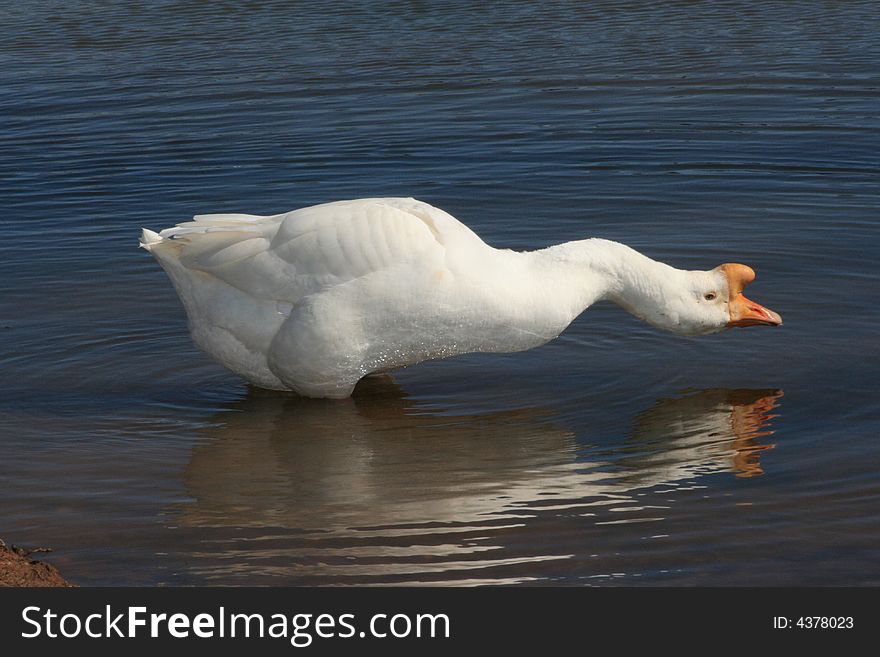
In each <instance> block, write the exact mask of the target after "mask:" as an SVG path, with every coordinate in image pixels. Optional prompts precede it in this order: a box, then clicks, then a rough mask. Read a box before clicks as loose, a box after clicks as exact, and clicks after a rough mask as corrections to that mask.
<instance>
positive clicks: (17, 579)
mask: <svg viewBox="0 0 880 657" xmlns="http://www.w3.org/2000/svg"><path fill="white" fill-rule="evenodd" d="M34 552H48V550H45V549H39V550H25V549H22V548H20V547H18V546H15V545H12V546H7V545H6V543H4V542H3V540H2V539H0V586H73V584H71V583H70V582H68V581H67V580H65V579H64V578H63V577H62V576H61V573H59V572H58V569H57V568H55V566H52V565H50V564H47V563H43V562H41V561H34V560H31V559H29V558H28V557H29V556H30V555H31V554H32V553H34Z"/></svg>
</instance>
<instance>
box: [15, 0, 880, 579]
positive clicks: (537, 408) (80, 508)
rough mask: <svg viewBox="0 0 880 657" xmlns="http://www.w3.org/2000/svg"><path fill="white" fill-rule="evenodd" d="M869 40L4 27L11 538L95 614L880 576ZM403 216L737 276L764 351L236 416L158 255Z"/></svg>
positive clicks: (769, 9) (840, 35) (254, 407)
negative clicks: (200, 602) (157, 588)
mask: <svg viewBox="0 0 880 657" xmlns="http://www.w3.org/2000/svg"><path fill="white" fill-rule="evenodd" d="M878 21H880V10H878V8H877V5H876V3H873V2H851V3H824V2H803V3H782V2H780V3H775V2H769V3H761V4H760V5H759V6H758V5H754V3H739V2H716V3H711V4H708V3H707V4H699V3H697V4H695V3H666V4H664V5H661V6H657V7H650V8H648V7H645V6H644V5H643V3H626V2H595V3H575V2H571V3H568V2H559V3H549V4H548V3H543V4H540V5H538V4H534V5H532V4H529V3H509V4H508V3H494V4H491V5H487V6H485V7H477V6H471V3H461V4H456V3H440V4H436V5H435V4H422V3H403V2H401V3H384V4H381V5H379V4H374V3H344V2H343V3H333V4H332V6H328V7H326V8H322V7H320V6H318V5H317V4H315V3H313V4H312V5H308V6H306V5H303V6H300V7H298V8H297V9H296V10H295V11H294V10H292V9H290V8H289V7H288V6H287V3H274V2H256V3H247V4H243V5H239V4H237V3H230V4H228V5H227V4H224V3H211V4H210V5H209V4H205V3H200V2H170V1H168V2H154V3H148V4H146V5H143V4H141V3H124V2H122V3H113V4H109V5H104V4H96V5H94V6H91V5H81V4H74V5H69V4H65V3H54V4H53V3H46V4H43V5H40V6H37V5H36V4H34V3H20V4H18V5H14V6H10V7H7V9H6V10H5V24H6V31H5V32H6V37H5V38H4V40H3V43H2V44H0V67H2V70H3V71H4V73H3V82H2V85H0V118H2V124H0V136H2V149H0V192H2V198H3V203H4V212H3V215H2V219H0V223H2V226H0V227H2V233H3V240H2V246H0V249H2V257H0V336H2V338H3V340H2V341H0V391H2V394H0V450H2V453H0V454H2V455H0V482H2V485H3V490H4V503H3V506H2V509H0V536H2V537H3V538H4V539H6V540H7V541H11V542H15V543H20V544H25V545H48V546H52V547H54V548H55V550H56V552H55V553H54V554H53V555H52V556H51V557H50V559H51V560H52V561H53V562H54V563H55V564H57V565H58V566H59V567H60V568H61V569H62V571H63V572H64V574H65V575H66V576H68V577H69V578H70V579H71V580H72V581H74V582H76V583H78V584H82V585H93V584H109V585H121V584H150V585H181V584H185V585H190V584H268V585H290V584H332V585H349V584H400V583H431V584H450V585H461V584H482V583H529V584H576V585H580V584H598V585H609V584H626V585H637V584H662V585H767V584H822V585H855V584H874V585H877V584H880V549H878V547H877V546H878V545H880V478H878V475H877V467H876V464H877V463H878V462H880V445H878V441H877V436H878V434H880V432H878V429H880V404H878V395H877V384H876V380H877V366H876V351H877V344H878V338H880V335H878V329H877V326H878V320H880V305H878V303H877V302H878V298H877V292H878V285H877V284H878V280H877V273H876V264H875V261H876V253H877V244H878V237H880V235H878V233H880V230H878V226H877V217H878V209H877V199H878V190H880V161H878V160H880V158H878V153H880V120H878V114H880V91H878V89H880V83H878V74H877V71H878V70H880V69H878V66H877V64H878V62H880V41H878V40H877V38H876V35H877V30H878V26H880V22H878ZM385 195H387V196H415V197H418V198H420V199H423V200H425V201H428V202H430V203H433V204H435V205H437V206H439V207H442V208H444V209H446V210H447V211H449V212H451V213H452V214H454V215H455V216H457V217H458V218H459V219H461V220H462V221H464V222H465V223H467V224H468V225H469V226H471V227H472V228H473V229H474V230H476V231H477V232H478V233H479V234H480V235H482V236H483V237H484V238H485V239H486V240H487V241H489V242H490V243H492V244H495V245H497V246H500V247H507V248H516V249H526V248H538V247H543V246H546V245H549V244H552V243H556V242H560V241H564V240H569V239H581V238H584V237H591V236H596V237H605V238H609V239H615V240H619V241H623V242H625V243H627V244H629V245H631V246H633V247H635V248H638V249H640V250H642V251H643V252H645V253H646V254H648V255H650V256H652V257H654V258H658V259H662V260H665V261H667V262H669V263H670V264H673V265H675V266H678V267H684V268H704V269H707V268H711V267H714V266H715V265H717V264H719V263H721V262H727V261H739V262H745V263H748V264H749V265H751V266H752V267H754V268H755V269H756V270H757V272H758V280H757V281H756V282H755V283H754V284H753V285H752V287H751V288H750V297H752V298H754V299H755V300H757V301H759V302H761V303H764V304H766V305H767V306H768V307H770V308H773V309H774V310H777V311H779V312H780V313H781V314H782V315H783V317H784V319H785V325H784V326H783V327H782V328H780V329H775V330H771V329H761V328H756V329H749V330H737V331H730V332H727V333H725V334H723V335H720V336H709V337H706V338H701V339H685V338H680V337H675V336H671V335H666V334H661V333H658V332H657V331H655V330H654V329H652V328H650V327H647V326H645V325H643V324H641V323H640V322H638V321H637V320H635V319H634V318H632V317H630V316H629V315H627V314H626V313H624V312H623V311H621V310H619V309H618V308H616V307H613V306H605V305H599V306H596V307H594V308H592V309H590V310H589V311H588V312H587V313H585V314H584V315H583V316H582V317H580V318H579V319H578V320H576V321H575V323H574V324H573V325H572V326H571V327H570V328H569V330H568V331H567V332H566V333H565V334H563V336H562V337H561V338H559V339H558V340H556V341H555V342H553V343H551V344H549V345H547V346H545V347H542V348H540V349H537V350H534V351H531V352H527V353H523V354H514V355H478V356H466V357H461V358H456V359H452V360H448V361H440V362H434V363H428V364H424V365H420V366H417V367H412V368H408V369H406V370H403V371H400V372H397V373H395V374H394V375H393V378H390V377H377V378H374V379H369V380H365V381H364V382H363V383H362V384H361V385H360V386H359V388H358V390H357V391H356V395H355V397H354V398H353V399H350V400H344V401H340V402H329V401H311V400H304V399H299V398H296V397H293V396H290V395H279V394H273V393H268V392H265V391H260V390H257V389H254V388H249V387H248V386H246V385H245V384H244V382H243V381H241V380H240V379H238V378H237V377H236V376H234V375H232V374H230V373H228V372H226V371H225V370H223V369H222V368H221V367H219V366H217V365H215V364H213V363H212V362H211V361H209V360H208V359H207V358H206V357H205V356H203V355H202V354H200V353H199V352H198V351H197V350H196V348H195V347H194V346H193V345H192V343H191V341H190V340H189V337H188V334H187V330H186V323H185V317H184V314H183V310H182V308H181V306H180V304H179V302H178V301H177V299H176V297H175V295H174V292H173V290H172V287H171V284H170V282H169V281H168V280H167V278H166V276H165V274H164V273H163V272H162V271H161V269H160V268H159V267H158V265H157V264H156V263H155V262H154V261H153V260H152V259H151V258H150V257H149V256H148V255H147V254H146V253H144V252H143V251H139V250H138V249H137V248H136V245H137V241H136V238H137V234H138V231H139V228H140V227H141V226H147V227H150V228H153V229H159V228H163V227H167V226H169V225H172V224H174V223H176V222H179V221H182V220H186V219H187V218H188V217H190V216H191V215H193V214H196V213H207V212H226V211H230V212H249V213H257V214H270V213H277V212H282V211H286V210H289V209H293V208H296V207H302V206H305V205H309V204H312V203H318V202H324V201H330V200H337V199H343V198H357V197H364V196H385Z"/></svg>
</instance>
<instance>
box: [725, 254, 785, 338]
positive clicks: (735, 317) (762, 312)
mask: <svg viewBox="0 0 880 657" xmlns="http://www.w3.org/2000/svg"><path fill="white" fill-rule="evenodd" d="M718 269H720V270H721V271H723V272H724V274H725V275H726V276H727V283H728V288H729V289H730V296H729V297H728V302H727V305H728V308H729V309H730V321H729V322H728V323H727V325H728V326H761V325H764V326H779V325H781V324H782V317H780V316H779V314H778V313H775V312H773V311H772V310H770V309H769V308H765V307H764V306H762V305H761V304H759V303H755V302H754V301H752V300H751V299H747V298H746V297H744V296H743V293H742V291H743V288H744V287H745V286H746V285H748V284H749V283H751V282H752V281H753V280H755V272H754V270H753V269H752V268H751V267H747V266H746V265H740V264H737V263H727V264H724V265H721V266H720V267H719V268H718Z"/></svg>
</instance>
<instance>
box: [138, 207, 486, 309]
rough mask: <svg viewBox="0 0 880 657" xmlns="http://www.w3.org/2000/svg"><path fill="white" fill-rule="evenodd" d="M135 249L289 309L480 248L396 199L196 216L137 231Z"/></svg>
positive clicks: (444, 217)
mask: <svg viewBox="0 0 880 657" xmlns="http://www.w3.org/2000/svg"><path fill="white" fill-rule="evenodd" d="M141 243H142V246H144V247H145V248H147V249H148V250H150V251H152V252H153V253H154V254H155V255H156V256H157V257H158V258H159V259H160V260H162V259H163V257H173V258H175V259H176V260H177V261H178V262H179V263H180V264H181V265H183V266H184V267H185V268H186V269H188V270H193V271H198V272H203V273H205V274H210V275H212V276H215V277H216V278H219V279H220V280H222V281H224V282H226V283H227V284H229V285H232V286H234V287H236V288H238V289H240V290H242V291H244V292H247V293H248V294H250V295H252V296H255V297H259V298H265V299H276V300H285V301H288V302H291V303H293V302H296V301H297V300H298V299H299V298H301V297H303V296H305V295H307V294H311V293H313V292H316V291H318V290H320V289H324V288H327V287H332V286H336V285H343V284H345V283H347V282H349V281H352V280H355V279H358V278H361V277H364V276H368V275H370V274H371V273H374V272H378V271H383V270H387V269H389V268H392V267H396V266H399V265H402V264H405V263H419V262H422V261H427V260H430V261H431V262H432V263H435V262H437V260H438V258H439V259H440V260H441V261H444V262H446V261H447V255H448V254H447V250H448V249H454V250H456V251H458V252H461V251H463V250H470V249H472V248H476V247H477V246H479V245H483V242H482V240H480V238H479V237H477V235H475V234H474V233H473V232H472V231H470V229H468V228H467V227H466V226H464V225H463V224H462V223H460V222H459V221H458V220H457V219H455V218H454V217H452V216H451V215H449V214H447V213H446V212H443V211H442V210H439V209H437V208H434V207H433V206H431V205H429V204H427V203H423V202H421V201H417V200H415V199H399V198H392V199H360V200H356V201H339V202H335V203H326V204H323V205H316V206H312V207H308V208H302V209H300V210H294V211H292V212H288V213H286V214H282V215H276V216H272V217H259V216H254V215H230V214H223V215H200V216H196V217H194V218H193V221H191V222H187V223H184V224H180V225H178V226H175V227H173V228H169V229H166V230H163V231H162V232H161V233H159V234H156V233H152V232H149V231H145V232H144V236H143V238H142V241H141ZM484 246H485V245H484ZM459 255H463V254H461V253H459Z"/></svg>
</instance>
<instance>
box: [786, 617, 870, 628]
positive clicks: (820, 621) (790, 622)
mask: <svg viewBox="0 0 880 657" xmlns="http://www.w3.org/2000/svg"><path fill="white" fill-rule="evenodd" d="M853 624H854V623H853V617H852V616H798V617H797V618H796V619H795V618H788V617H787V616H774V617H773V629H776V630H786V629H798V630H851V629H852V628H853Z"/></svg>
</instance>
